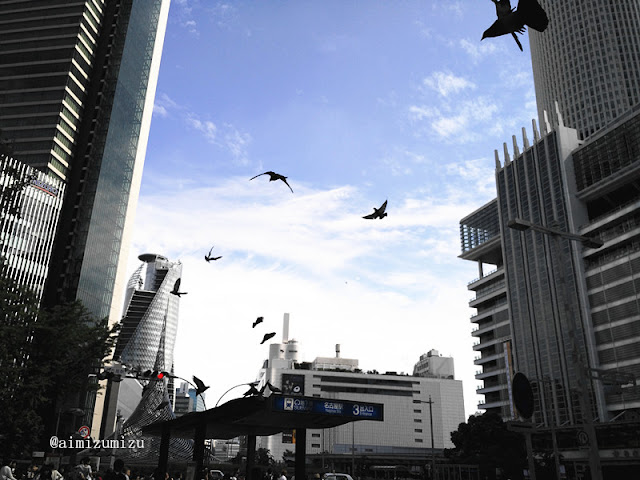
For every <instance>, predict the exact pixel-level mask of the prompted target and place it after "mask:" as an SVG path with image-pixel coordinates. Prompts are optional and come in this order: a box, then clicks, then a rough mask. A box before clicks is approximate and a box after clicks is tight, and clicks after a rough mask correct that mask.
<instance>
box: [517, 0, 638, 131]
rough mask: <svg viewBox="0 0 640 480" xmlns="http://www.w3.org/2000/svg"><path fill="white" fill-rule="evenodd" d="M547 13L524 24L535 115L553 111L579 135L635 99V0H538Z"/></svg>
mask: <svg viewBox="0 0 640 480" xmlns="http://www.w3.org/2000/svg"><path fill="white" fill-rule="evenodd" d="M539 2H540V4H541V5H542V7H543V8H544V9H545V10H546V12H547V14H548V16H549V18H550V19H562V21H561V22H553V21H551V22H549V26H548V28H547V29H546V30H545V31H544V32H542V33H539V32H536V31H533V30H529V39H530V45H531V59H532V64H533V76H534V83H535V91H536V99H537V104H538V115H539V117H540V118H543V114H542V111H543V110H546V111H547V112H549V113H550V114H551V113H552V112H555V101H557V102H558V104H559V107H560V111H561V112H562V114H563V117H564V123H565V124H566V125H567V126H569V127H572V128H576V129H577V130H578V132H579V135H580V137H581V138H587V137H588V136H590V135H592V134H593V133H594V132H596V131H598V130H600V129H602V128H604V127H605V126H607V125H609V124H610V123H611V122H612V121H613V120H614V119H615V118H617V117H618V116H620V115H621V114H623V113H624V112H625V111H627V110H628V109H630V108H631V107H633V106H634V105H636V104H637V103H640V4H639V3H638V1H637V0H616V1H607V2H604V1H601V0H581V1H579V2H577V1H574V0H539Z"/></svg>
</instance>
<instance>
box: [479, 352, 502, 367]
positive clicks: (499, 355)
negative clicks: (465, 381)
mask: <svg viewBox="0 0 640 480" xmlns="http://www.w3.org/2000/svg"><path fill="white" fill-rule="evenodd" d="M503 356H504V353H502V352H501V353H494V354H493V355H488V356H486V357H476V359H475V360H474V361H473V364H474V365H483V364H485V363H488V362H493V361H494V360H497V359H499V358H502V357H503Z"/></svg>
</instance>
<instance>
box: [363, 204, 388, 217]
mask: <svg viewBox="0 0 640 480" xmlns="http://www.w3.org/2000/svg"><path fill="white" fill-rule="evenodd" d="M386 209H387V201H386V200H385V201H384V203H383V204H382V205H380V208H376V207H373V213H371V214H369V215H365V216H364V217H362V218H366V219H367V220H373V219H374V218H379V219H381V220H382V219H383V218H384V217H386V216H387V212H385V210H386Z"/></svg>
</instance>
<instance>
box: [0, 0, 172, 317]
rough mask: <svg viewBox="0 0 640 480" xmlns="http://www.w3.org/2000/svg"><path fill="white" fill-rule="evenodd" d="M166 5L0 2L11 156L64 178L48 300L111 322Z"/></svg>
mask: <svg viewBox="0 0 640 480" xmlns="http://www.w3.org/2000/svg"><path fill="white" fill-rule="evenodd" d="M168 10H169V1H168V0H153V1H149V2H133V1H132V0H117V1H113V2H105V1H104V0H85V1H77V2H68V1H64V0H51V1H48V2H36V1H28V0H24V1H11V2H9V1H4V2H0V24H1V25H2V29H0V30H1V33H0V45H1V46H2V53H1V54H0V101H1V102H2V105H3V108H2V111H0V130H2V134H3V136H4V137H6V138H7V140H8V142H9V144H10V145H11V148H12V150H13V155H14V157H15V158H16V159H18V160H20V161H21V162H23V163H26V164H28V165H30V166H32V167H34V168H37V169H38V170H41V171H43V172H45V173H47V174H50V175H52V176H55V177H57V178H59V179H60V180H61V181H62V182H64V184H65V185H66V187H65V198H64V205H63V209H62V212H61V215H60V219H59V222H58V231H57V234H56V239H55V245H54V251H53V256H52V258H53V259H54V260H53V261H52V262H51V265H50V271H49V278H48V281H47V285H46V287H45V292H44V298H43V300H44V302H45V304H48V305H53V304H56V303H59V302H60V301H71V300H75V299H79V300H81V301H82V302H83V304H84V305H85V306H86V307H87V308H88V309H89V310H90V311H91V312H92V313H93V314H94V315H95V316H97V317H99V318H104V317H106V316H110V317H111V319H112V321H116V320H117V319H118V316H119V309H120V305H121V300H120V299H119V298H115V299H114V301H112V298H113V296H114V293H115V294H116V295H117V294H118V292H119V291H120V290H123V288H118V287H117V286H116V285H117V284H118V283H120V284H121V285H123V284H124V275H125V266H126V261H127V253H128V252H127V251H126V247H127V245H128V235H129V233H128V231H129V229H130V226H131V222H132V220H133V218H132V215H133V213H134V211H135V206H136V202H137V196H138V191H139V187H140V180H141V174H142V166H143V163H144V155H145V151H146V143H147V138H148V133H149V126H150V120H151V113H152V108H153V99H154V96H155V88H156V81H157V76H158V71H159V64H160V56H161V52H162V45H163V40H164V32H165V28H166V22H167V16H168ZM123 247H124V248H125V250H123ZM123 286H124V285H123Z"/></svg>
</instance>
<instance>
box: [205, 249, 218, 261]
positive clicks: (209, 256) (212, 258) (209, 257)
mask: <svg viewBox="0 0 640 480" xmlns="http://www.w3.org/2000/svg"><path fill="white" fill-rule="evenodd" d="M212 251H213V247H211V250H209V253H208V254H207V255H205V256H204V259H205V260H206V261H207V263H209V262H210V261H211V260H218V259H220V258H222V256H220V257H212V256H211V252H212Z"/></svg>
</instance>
